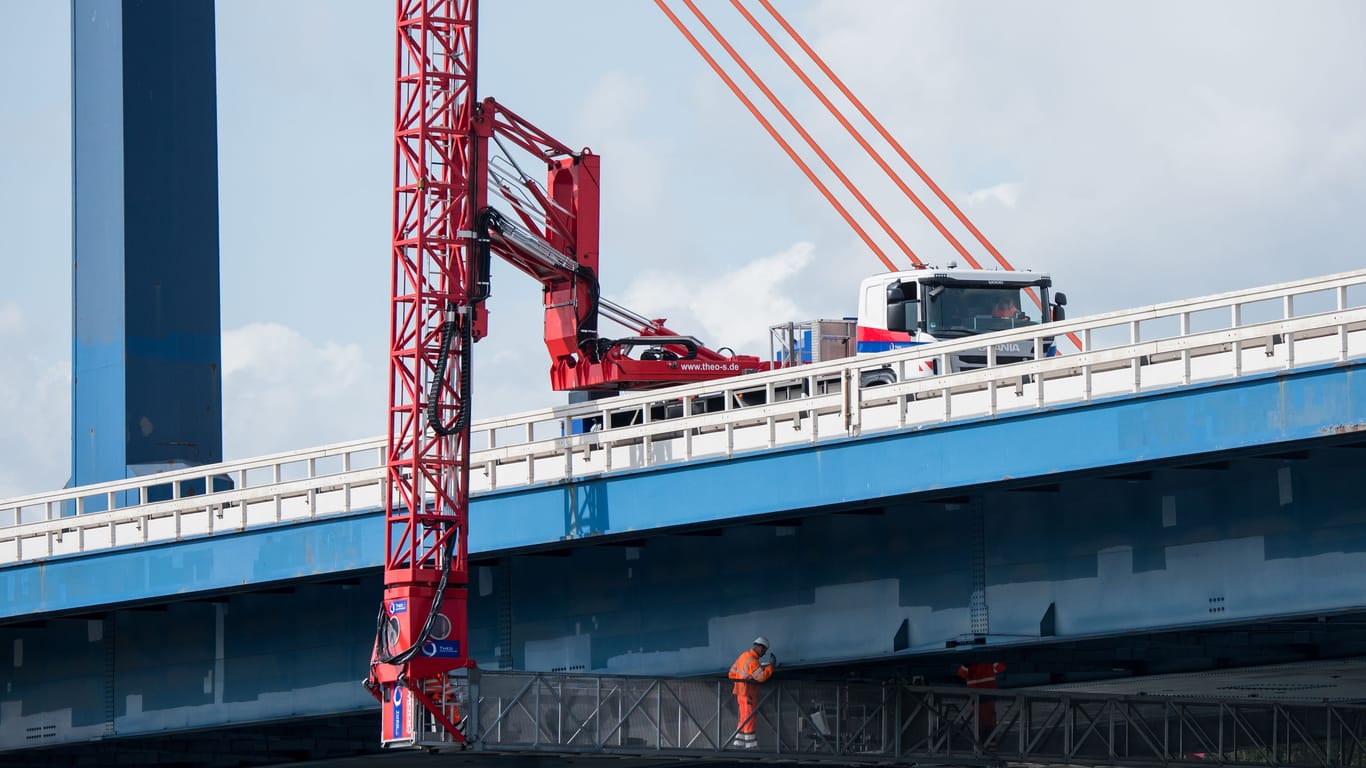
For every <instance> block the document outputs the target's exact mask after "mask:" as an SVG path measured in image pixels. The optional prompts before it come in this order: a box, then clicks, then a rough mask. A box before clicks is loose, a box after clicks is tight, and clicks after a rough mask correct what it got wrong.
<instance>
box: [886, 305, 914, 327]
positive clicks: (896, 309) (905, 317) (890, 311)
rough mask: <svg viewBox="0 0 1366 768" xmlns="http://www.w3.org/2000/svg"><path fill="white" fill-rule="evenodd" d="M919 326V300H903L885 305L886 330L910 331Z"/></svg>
mask: <svg viewBox="0 0 1366 768" xmlns="http://www.w3.org/2000/svg"><path fill="white" fill-rule="evenodd" d="M919 327H920V302H918V301H903V302H901V303H899V304H888V305H887V330H889V331H901V332H903V333H907V332H911V331H914V330H916V329H917V328H919Z"/></svg>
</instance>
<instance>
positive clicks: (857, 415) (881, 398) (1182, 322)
mask: <svg viewBox="0 0 1366 768" xmlns="http://www.w3.org/2000/svg"><path fill="white" fill-rule="evenodd" d="M1069 332H1074V333H1077V334H1078V335H1079V336H1080V338H1081V339H1082V341H1083V351H1079V352H1068V351H1067V350H1066V349H1064V350H1063V352H1064V354H1062V355H1060V356H1057V357H1048V358H1037V359H1034V360H1031V361H1026V362H1022V363H1014V364H1009V365H997V364H996V363H995V356H996V353H997V350H998V349H1002V348H1003V347H1005V345H1010V344H1015V343H1020V342H1025V341H1032V342H1033V344H1034V347H1033V348H1034V349H1036V350H1042V349H1044V348H1045V344H1044V343H1043V341H1044V339H1045V338H1047V337H1054V336H1056V338H1057V339H1058V340H1059V341H1062V340H1063V339H1064V336H1065V334H1067V333H1069ZM984 342H988V344H987V345H986V346H985V347H984ZM1005 348H1008V347H1005ZM971 350H978V351H979V354H980V353H982V352H984V353H985V357H986V359H987V366H986V367H985V368H983V369H979V370H973V371H965V372H960V373H951V374H947V375H941V376H930V377H924V376H919V374H917V373H916V371H918V370H919V368H920V367H921V365H922V364H923V363H924V362H925V361H926V360H929V359H934V360H937V364H938V366H939V368H938V370H947V369H948V361H949V358H950V356H952V355H954V354H955V353H962V352H965V351H971ZM1363 354H1366V270H1359V271H1355V272H1346V273H1342V274H1337V275H1330V276H1327V277H1322V278H1315V279H1310V280H1301V281H1296V282H1290V283H1283V284H1279V285H1275V286H1269V287H1265V288H1257V289H1252V290H1246V291H1237V292H1232V293H1226V294H1221V295H1218V296H1210V297H1206V298H1201V299H1195V300H1192V301H1182V302H1172V303H1169V304H1161V305H1157V306H1153V307H1147V308H1142V309H1136V310H1128V311H1123V312H1112V313H1109V314H1103V315H1096V316H1092V317H1087V318H1080V319H1076V320H1070V321H1065V322H1062V323H1054V324H1052V325H1048V326H1038V327H1032V328H1024V329H1017V330H1014V331H1004V332H999V333H994V334H990V335H984V336H977V337H973V338H970V339H963V340H959V341H953V342H946V343H941V344H936V345H934V346H933V347H932V348H923V347H922V348H912V349H905V350H897V351H892V352H887V353H883V354H879V355H867V356H860V357H856V358H846V359H842V360H833V361H829V362H825V363H818V364H813V365H805V366H798V367H794V368H786V369H781V370H776V371H771V372H767V373H761V374H754V375H751V376H744V377H737V378H734V379H723V380H719V381H714V382H707V383H701V384H692V385H687V386H682V387H673V388H669V389H664V390H656V391H652V392H644V393H636V394H631V395H626V396H622V397H617V398H610V399H606V400H598V401H594V402H591V403H584V404H580V405H576V406H569V407H561V408H553V409H546V410H540V411H532V412H528V413H521V414H515V415H511V416H504V417H501V418H496V419H485V420H483V421H478V422H475V424H474V425H473V426H472V433H473V434H472V449H471V456H470V466H471V478H470V487H471V491H472V492H474V493H481V492H487V491H495V490H504V489H508V488H516V487H521V486H527V485H531V484H535V483H541V482H549V481H562V480H565V479H568V478H582V477H586V476H591V475H595V474H601V473H604V472H611V471H619V470H626V469H638V468H645V467H653V466H659V465H666V464H674V463H678V462H687V461H693V460H698V459H711V458H726V457H730V456H732V455H734V454H735V453H737V452H748V451H756V450H766V449H775V448H783V447H795V446H800V445H803V444H811V443H815V442H820V441H822V440H828V439H835V438H846V437H853V436H858V435H861V434H868V433H873V432H880V431H885V430H894V429H907V428H922V427H927V426H934V425H937V424H942V423H945V422H948V421H956V420H961V419H971V418H991V417H996V416H1001V415H1007V414H1011V413H1019V412H1026V411H1032V410H1036V409H1039V408H1043V407H1051V406H1057V405H1065V404H1070V403H1071V404H1075V403H1086V402H1090V401H1093V400H1096V399H1098V398H1105V397H1113V396H1118V395H1127V394H1134V393H1141V392H1150V391H1154V390H1160V389H1167V388H1172V387H1180V386H1186V385H1191V384H1200V383H1214V382H1219V381H1228V380H1232V379H1235V378H1238V377H1240V376H1246V375H1253V374H1259V373H1267V372H1274V371H1279V370H1289V369H1294V368H1300V367H1305V366H1311V365H1320V364H1324V363H1332V362H1341V361H1346V360H1349V359H1352V358H1357V357H1361V356H1362V355H1363ZM879 368H890V369H892V370H894V371H895V373H896V374H897V379H898V383H896V384H891V385H886V386H878V387H867V388H862V389H860V388H859V387H858V386H851V383H856V382H858V381H860V375H861V372H863V371H865V370H870V369H879ZM585 427H587V428H588V431H584V429H585ZM384 450H385V447H384V441H383V440H382V439H376V440H363V441H356V442H350V443H342V444H337V445H329V446H324V447H321V448H313V449H307V450H302V451H294V452H290V453H283V454H277V455H273V456H265V457H259V458H254V459H249V460H245V461H236V462H228V463H224V464H218V465H211V466H200V467H194V468H191V469H184V470H178V471H174V472H165V473H160V474H157V475H152V476H147V477H140V478H134V479H129V480H122V481H117V482H112V483H103V484H99V485H93V486H86V487H81V488H72V489H67V490H63V491H57V492H53V493H43V494H35V495H31V496H24V497H20V498H15V499H9V500H3V501H0V565H3V564H5V563H15V562H21V561H27V560H33V559H38V558H46V557H52V556H56V555H66V554H76V553H81V552H86V551H91V550H98V549H105V548H109V547H118V546H125V545H134V544H142V543H147V542H153V541H165V540H175V539H179V538H182V537H187V536H198V535H209V534H216V533H223V532H231V531H241V530H244V529H246V528H250V527H253V526H259V525H272V524H278V523H283V522H290V521H297V520H311V519H316V518H318V517H321V516H327V515H336V514H346V513H351V512H355V511H358V510H368V509H375V508H378V507H379V506H380V505H381V503H382V498H383V483H384V482H385V474H384ZM229 486H230V487H229Z"/></svg>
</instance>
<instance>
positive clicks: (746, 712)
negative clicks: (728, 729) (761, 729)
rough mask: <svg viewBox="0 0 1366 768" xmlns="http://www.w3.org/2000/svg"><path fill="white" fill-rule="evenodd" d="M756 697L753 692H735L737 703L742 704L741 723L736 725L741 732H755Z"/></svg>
mask: <svg viewBox="0 0 1366 768" xmlns="http://www.w3.org/2000/svg"><path fill="white" fill-rule="evenodd" d="M756 698H757V697H756V696H754V694H752V693H737V694H735V703H736V704H739V705H740V724H739V725H738V726H736V728H737V729H738V730H739V731H740V733H754V720H755V717H754V703H755V700H756Z"/></svg>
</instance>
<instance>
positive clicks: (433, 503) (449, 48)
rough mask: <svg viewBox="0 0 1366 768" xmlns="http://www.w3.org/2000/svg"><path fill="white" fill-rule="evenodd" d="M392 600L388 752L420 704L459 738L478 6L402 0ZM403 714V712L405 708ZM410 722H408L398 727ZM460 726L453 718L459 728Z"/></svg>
mask: <svg viewBox="0 0 1366 768" xmlns="http://www.w3.org/2000/svg"><path fill="white" fill-rule="evenodd" d="M397 7H398V19H397V25H396V29H397V50H396V54H397V56H396V58H397V61H396V67H397V85H396V88H395V103H394V198H393V199H394V217H393V224H394V228H393V233H394V237H393V273H392V293H391V295H392V303H391V317H390V321H391V335H390V345H389V371H390V376H389V409H388V420H389V429H388V436H389V442H388V451H387V467H388V480H389V482H388V486H387V488H388V490H387V492H386V496H385V508H386V509H387V510H388V512H387V516H386V521H385V522H386V529H385V559H384V605H383V608H382V612H381V615H380V625H381V626H380V632H379V636H378V637H377V639H376V649H375V657H374V660H373V662H372V664H371V674H370V683H371V687H372V690H373V691H374V692H375V693H376V695H377V696H378V697H379V698H380V699H381V701H382V702H383V703H384V707H385V724H384V729H383V730H384V738H383V741H384V742H386V743H393V744H395V745H398V744H403V743H411V741H410V740H411V738H412V736H413V734H412V733H411V732H410V731H409V730H408V729H409V728H410V727H411V726H410V725H408V723H411V722H412V721H413V716H414V714H415V710H416V707H418V706H420V707H422V708H424V709H426V710H428V711H430V712H432V713H433V714H434V715H436V717H437V719H438V721H440V722H442V723H443V724H444V725H445V726H446V727H447V728H448V729H450V730H451V731H452V732H453V733H456V734H457V737H458V730H457V728H456V723H457V722H458V715H455V716H452V715H453V710H452V709H451V707H450V706H449V704H450V702H449V701H448V700H445V701H443V697H445V696H447V693H445V692H446V691H448V690H449V688H448V687H447V686H446V685H445V683H446V682H447V676H448V674H449V673H450V672H452V671H453V670H457V669H461V668H464V667H469V666H472V665H473V663H474V662H473V660H471V659H469V658H468V656H467V653H468V642H467V634H468V631H467V620H466V610H465V599H466V593H465V586H466V584H467V583H468V578H467V567H466V555H467V541H466V532H467V526H466V523H467V516H468V510H469V488H468V479H469V464H468V456H469V347H470V345H471V344H472V343H473V340H474V338H477V337H478V336H481V335H482V330H483V329H482V318H479V317H477V313H476V311H475V309H476V307H477V305H478V302H479V299H478V298H476V297H473V296H472V295H471V287H472V286H473V285H474V284H475V282H476V281H475V279H474V275H473V268H474V265H473V259H472V253H473V248H472V247H471V237H472V235H471V232H472V230H473V228H474V227H473V220H474V211H476V210H478V208H479V207H480V206H481V205H482V200H481V196H482V191H481V190H480V189H478V186H479V185H477V184H476V181H477V178H476V177H477V175H478V174H477V173H476V171H475V168H476V167H477V165H476V163H477V162H478V158H477V157H476V154H475V153H476V151H477V150H476V149H475V144H476V140H475V136H474V131H473V124H474V110H475V107H476V104H475V96H474V89H475V61H476V58H475V29H476V17H477V2H476V0H398V3H397ZM405 707H406V709H405ZM400 720H402V721H405V722H404V723H402V724H401V723H400V722H399V721H400ZM453 721H455V722H453Z"/></svg>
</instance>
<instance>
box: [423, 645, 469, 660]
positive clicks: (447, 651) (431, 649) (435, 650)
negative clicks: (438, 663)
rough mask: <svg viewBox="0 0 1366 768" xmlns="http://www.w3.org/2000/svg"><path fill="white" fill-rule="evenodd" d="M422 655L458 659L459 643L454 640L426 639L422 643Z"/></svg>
mask: <svg viewBox="0 0 1366 768" xmlns="http://www.w3.org/2000/svg"><path fill="white" fill-rule="evenodd" d="M422 655H423V656H428V657H431V658H434V659H458V658H460V643H459V642H457V641H455V640H428V641H427V642H425V643H423V644H422Z"/></svg>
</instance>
